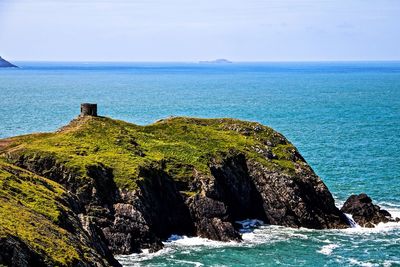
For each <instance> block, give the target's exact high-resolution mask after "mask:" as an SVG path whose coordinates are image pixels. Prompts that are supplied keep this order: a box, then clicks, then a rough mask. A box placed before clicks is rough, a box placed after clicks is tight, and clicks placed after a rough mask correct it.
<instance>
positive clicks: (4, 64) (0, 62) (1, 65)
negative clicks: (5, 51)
mask: <svg viewBox="0 0 400 267" xmlns="http://www.w3.org/2000/svg"><path fill="white" fill-rule="evenodd" d="M0 68H18V67H17V66H16V65H14V64H11V63H10V62H8V61H7V60H5V59H4V58H2V57H0Z"/></svg>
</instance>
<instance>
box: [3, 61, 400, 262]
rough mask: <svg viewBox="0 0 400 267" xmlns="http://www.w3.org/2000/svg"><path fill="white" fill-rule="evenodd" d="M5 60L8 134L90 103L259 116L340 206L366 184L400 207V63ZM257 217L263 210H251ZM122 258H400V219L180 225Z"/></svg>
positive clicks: (157, 113)
mask: <svg viewBox="0 0 400 267" xmlns="http://www.w3.org/2000/svg"><path fill="white" fill-rule="evenodd" d="M17 64H18V65H19V66H20V69H1V70H0V138H6V137H10V136H15V135H21V134H27V133H32V132H47V131H54V130H56V129H58V128H59V127H61V126H63V125H65V124H67V123H68V122H69V121H70V120H71V119H73V118H74V117H76V116H77V115H78V114H79V109H80V104H81V103H83V102H90V103H92V102H93V103H97V104H98V109H99V114H100V115H103V116H109V117H112V118H116V119H121V120H125V121H129V122H132V123H136V124H140V125H145V124H149V123H152V122H154V121H156V120H158V119H161V118H165V117H169V116H190V117H205V118H221V117H232V118H238V119H243V120H249V121H257V122H260V123H262V124H265V125H268V126H270V127H273V128H274V129H276V130H277V131H279V132H280V133H282V134H283V135H285V136H286V137H287V138H288V139H289V140H290V141H291V142H292V143H293V144H294V145H295V146H296V147H297V148H298V149H299V151H300V153H301V154H302V155H303V156H304V158H305V159H306V160H307V162H308V163H309V164H310V165H311V166H312V168H313V169H314V171H315V172H316V173H317V174H318V175H319V176H320V177H321V178H322V179H323V181H324V182H325V184H326V185H327V186H328V188H329V189H330V191H331V192H332V194H333V195H334V198H335V200H336V205H337V206H338V207H341V205H342V204H343V203H344V201H345V200H346V199H347V197H348V196H350V195H351V194H359V193H362V192H364V193H367V194H368V195H369V196H370V197H371V198H372V199H373V200H374V202H375V203H376V204H379V205H381V206H382V207H383V208H385V209H387V210H388V211H389V212H391V213H392V214H393V215H395V216H396V215H397V216H398V217H400V186H399V184H400V62H272V63H233V64H198V63H93V62H88V63H82V62H81V63H71V62H68V63H66V62H17ZM248 219H255V218H248ZM164 243H165V248H164V249H162V250H160V251H158V252H156V253H148V252H146V251H144V252H143V253H141V254H134V255H129V256H118V260H119V261H120V262H121V263H122V265H123V266H400V223H387V224H379V225H378V226H377V227H376V228H373V229H365V228H361V227H359V226H356V227H354V228H349V229H345V230H309V229H303V228H301V229H292V228H285V227H279V226H271V225H263V226H261V227H259V228H257V229H255V230H254V231H251V232H247V233H245V234H244V235H243V242H240V243H236V242H229V243H224V242H216V241H211V240H207V239H202V238H198V237H185V236H172V237H171V238H170V239H168V240H165V242H164Z"/></svg>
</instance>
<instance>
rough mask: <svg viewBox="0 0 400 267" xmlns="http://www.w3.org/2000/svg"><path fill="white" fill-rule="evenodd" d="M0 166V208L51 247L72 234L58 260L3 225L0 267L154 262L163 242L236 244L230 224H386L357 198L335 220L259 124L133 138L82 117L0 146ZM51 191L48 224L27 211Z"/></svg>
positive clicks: (179, 123)
mask: <svg viewBox="0 0 400 267" xmlns="http://www.w3.org/2000/svg"><path fill="white" fill-rule="evenodd" d="M0 155H1V161H0V163H1V164H0V171H1V172H0V178H1V180H0V181H1V182H2V184H0V186H1V187H0V188H2V190H4V192H8V193H9V194H8V193H7V194H8V195H6V196H4V197H3V198H0V201H2V202H4V201H11V200H12V201H14V200H15V203H16V204H15V205H20V206H21V208H27V209H28V210H27V212H31V213H32V215H31V216H33V215H35V216H36V215H37V216H38V220H39V221H38V222H41V223H42V224H43V222H46V224H47V223H48V221H50V222H51V223H53V225H52V224H51V223H49V226H48V229H47V230H48V231H50V230H51V231H54V232H55V235H56V236H58V232H57V231H59V232H60V233H68V234H70V236H71V240H69V241H68V242H67V244H66V245H65V246H66V249H65V250H66V251H67V249H68V251H72V252H71V253H73V254H74V255H75V254H76V256H74V257H72V258H69V257H63V256H62V255H61V254H60V255H59V254H56V253H55V252H54V251H53V250H49V251H47V250H45V249H43V248H41V246H39V245H37V244H35V242H42V241H40V240H39V241H38V239H40V237H35V238H30V235H29V234H18V233H16V231H15V229H14V228H16V227H18V226H13V225H12V223H3V222H2V221H0V222H1V224H0V226H1V228H0V263H1V264H5V265H10V266H32V265H35V266H51V265H59V266H119V263H118V262H117V261H116V260H115V259H114V257H113V255H117V254H131V253H140V252H141V251H142V250H143V249H148V250H150V251H157V250H160V249H162V247H163V244H162V241H163V240H166V239H167V238H168V237H170V236H171V235H172V234H178V235H186V236H200V237H204V238H209V239H212V240H219V241H231V240H235V241H238V242H240V241H241V233H240V231H239V230H240V229H239V228H240V227H239V226H238V225H237V224H236V223H235V222H236V221H240V220H245V219H248V218H252V219H258V220H261V221H263V222H264V223H266V224H271V225H281V226H287V227H295V228H299V227H305V228H311V229H341V228H347V227H350V224H349V221H348V219H347V217H346V215H345V214H344V213H349V214H352V215H353V218H354V220H355V221H356V222H357V223H358V224H360V225H361V226H365V227H373V226H374V225H375V224H378V223H380V222H388V221H393V220H394V219H393V218H392V217H391V215H390V214H389V213H388V212H387V211H384V210H381V209H380V208H379V207H378V206H376V205H373V204H372V200H371V199H370V198H369V197H368V196H366V195H365V194H362V195H359V196H351V197H350V198H349V199H348V200H347V201H346V203H345V204H344V206H343V208H342V209H341V210H339V209H338V208H337V207H336V206H335V202H334V199H333V197H332V195H331V193H330V192H329V190H328V188H327V187H326V185H325V184H324V183H323V182H322V180H321V179H320V178H319V177H318V176H317V175H316V174H315V173H314V171H313V170H312V168H311V167H310V166H309V165H308V164H307V162H306V161H305V160H304V158H303V157H302V156H301V155H300V153H299V152H298V150H297V149H296V148H295V147H294V146H293V145H292V144H291V143H290V142H289V141H288V140H287V139H286V138H285V137H284V136H282V135H281V134H279V133H277V132H275V131H274V130H272V129H271V128H268V127H265V126H263V125H260V124H258V123H251V122H243V121H238V120H232V119H215V120H210V119H194V118H171V119H167V120H162V121H159V122H157V123H155V124H153V125H149V126H137V125H133V124H129V123H126V122H122V121H116V120H112V119H109V118H102V117H92V116H86V117H80V118H78V119H76V120H74V121H72V122H71V123H70V124H69V125H68V126H66V127H63V128H62V129H61V130H60V131H58V132H56V133H50V134H33V135H28V136H21V137H15V138H10V139H7V140H0ZM128 170H132V171H131V172H128ZM16 180H18V181H20V184H18V183H15V184H14V183H13V182H12V181H16ZM10 181H11V182H10ZM24 182H29V183H30V187H29V188H30V189H29V190H31V191H29V192H24V190H26V189H25V188H23V187H22V186H21V183H24ZM52 183H55V185H53V184H52ZM57 186H60V188H59V189H57V190H58V191H57V192H59V194H58V195H57V196H54V197H53V198H51V199H50V200H51V201H53V202H54V205H55V206H54V207H53V206H52V207H49V209H50V208H51V214H53V213H54V214H55V215H54V217H51V216H49V215H48V214H47V213H42V211H41V210H35V209H32V208H31V207H32V206H36V205H38V203H44V202H43V200H42V199H36V198H34V199H28V200H26V199H25V198H26V194H30V193H32V192H34V190H36V189H37V188H41V187H43V190H50V191H52V192H53V191H56V190H55V189H54V188H55V187H57ZM36 187H37V188H36ZM32 190H33V191H32ZM41 190H42V189H41ZM49 197H50V196H49ZM35 201H36V202H37V203H36V202H35ZM46 201H49V200H46ZM2 202H0V213H1V212H2V210H1V207H2V204H1V203H2ZM32 203H33V204H32ZM60 203H61V204H60ZM49 213H50V212H49ZM40 220H43V221H40ZM13 227H14V228H13ZM33 227H34V226H33ZM52 227H54V228H52ZM2 228H4V229H2ZM75 237H76V238H75ZM60 253H61V252H60Z"/></svg>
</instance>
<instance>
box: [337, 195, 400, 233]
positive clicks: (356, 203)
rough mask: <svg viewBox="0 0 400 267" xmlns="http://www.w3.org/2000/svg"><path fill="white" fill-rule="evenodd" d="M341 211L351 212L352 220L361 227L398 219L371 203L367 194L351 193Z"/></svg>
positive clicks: (369, 226) (371, 226)
mask: <svg viewBox="0 0 400 267" xmlns="http://www.w3.org/2000/svg"><path fill="white" fill-rule="evenodd" d="M341 211H342V212H344V213H348V214H351V215H352V216H353V220H354V221H355V222H356V223H357V224H358V225H360V226H361V227H368V228H373V227H375V225H377V224H379V223H387V222H390V221H399V220H400V219H399V218H393V217H392V215H391V214H390V213H389V212H388V211H387V210H383V209H381V208H380V207H379V206H378V205H375V204H373V203H372V199H371V198H370V197H369V196H368V195H367V194H364V193H362V194H359V195H351V196H350V197H349V198H348V199H347V200H346V202H345V203H344V205H343V207H342V208H341Z"/></svg>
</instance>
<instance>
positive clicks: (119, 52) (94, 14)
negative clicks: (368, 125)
mask: <svg viewBox="0 0 400 267" xmlns="http://www.w3.org/2000/svg"><path fill="white" fill-rule="evenodd" d="M0 56H3V57H5V58H7V59H9V60H14V61H20V60H21V61H22V60H26V61H38V60H40V61H159V62H160V61H184V62H191V61H198V60H212V59H216V58H227V59H229V60H233V61H341V60H347V61H349V60H400V0H270V1H269V0H0Z"/></svg>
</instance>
